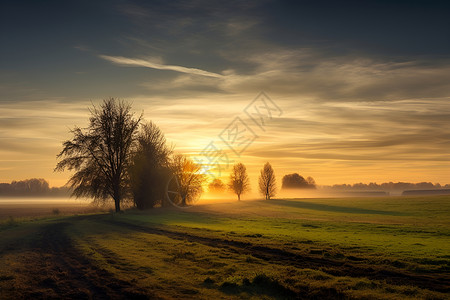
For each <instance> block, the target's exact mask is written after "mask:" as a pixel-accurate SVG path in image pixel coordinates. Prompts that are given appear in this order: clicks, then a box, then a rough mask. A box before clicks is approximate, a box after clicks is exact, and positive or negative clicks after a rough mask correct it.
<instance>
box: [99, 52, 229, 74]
mask: <svg viewBox="0 0 450 300" xmlns="http://www.w3.org/2000/svg"><path fill="white" fill-rule="evenodd" d="M99 57H100V58H102V59H104V60H107V61H110V62H113V63H115V64H118V65H125V66H135V67H144V68H151V69H156V70H170V71H175V72H180V73H187V74H193V75H200V76H207V77H216V78H220V77H223V75H221V74H217V73H213V72H208V71H205V70H201V69H196V68H187V67H182V66H174V65H164V64H161V63H156V62H152V61H150V60H144V59H136V58H127V57H123V56H108V55H100V56H99Z"/></svg>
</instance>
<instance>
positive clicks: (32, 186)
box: [0, 178, 70, 197]
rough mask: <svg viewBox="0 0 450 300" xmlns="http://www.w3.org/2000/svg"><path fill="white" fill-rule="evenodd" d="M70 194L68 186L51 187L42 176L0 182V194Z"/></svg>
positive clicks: (60, 195) (27, 195) (42, 195)
mask: <svg viewBox="0 0 450 300" xmlns="http://www.w3.org/2000/svg"><path fill="white" fill-rule="evenodd" d="M69 194H70V192H69V188H67V187H52V188H51V187H50V186H49V184H48V182H47V181H46V180H45V179H42V178H31V179H25V180H19V181H16V180H14V181H12V182H11V183H0V196H3V197H5V196H8V197H12V196H13V197H64V196H68V195H69Z"/></svg>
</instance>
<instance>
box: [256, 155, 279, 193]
mask: <svg viewBox="0 0 450 300" xmlns="http://www.w3.org/2000/svg"><path fill="white" fill-rule="evenodd" d="M259 191H260V192H261V194H263V195H264V197H265V199H266V200H270V198H271V197H273V196H275V194H276V191H277V187H276V180H275V173H274V171H273V168H272V166H271V165H270V163H268V162H267V163H266V164H265V165H264V167H263V168H262V170H261V175H260V176H259Z"/></svg>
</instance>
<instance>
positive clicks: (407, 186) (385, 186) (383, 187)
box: [323, 182, 450, 191]
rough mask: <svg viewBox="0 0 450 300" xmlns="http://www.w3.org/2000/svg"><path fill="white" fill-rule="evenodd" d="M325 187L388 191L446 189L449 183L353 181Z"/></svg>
mask: <svg viewBox="0 0 450 300" xmlns="http://www.w3.org/2000/svg"><path fill="white" fill-rule="evenodd" d="M323 188H325V189H333V190H342V191H351V190H354V191H389V190H433V189H448V188H450V184H446V185H441V184H439V183H435V184H433V183H431V182H419V183H410V182H385V183H381V184H378V183H374V182H371V183H367V184H366V183H355V184H335V185H332V186H324V187H323Z"/></svg>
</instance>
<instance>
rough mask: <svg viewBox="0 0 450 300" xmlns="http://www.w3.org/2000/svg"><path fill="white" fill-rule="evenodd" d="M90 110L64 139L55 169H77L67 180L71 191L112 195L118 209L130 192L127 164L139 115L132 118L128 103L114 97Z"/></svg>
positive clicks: (96, 196) (104, 196)
mask: <svg viewBox="0 0 450 300" xmlns="http://www.w3.org/2000/svg"><path fill="white" fill-rule="evenodd" d="M90 112H91V117H90V119H89V125H88V127H87V128H85V129H81V128H79V127H75V129H73V130H72V131H71V133H72V134H73V138H72V139H71V140H67V141H65V142H64V143H63V147H64V148H63V150H62V151H61V152H60V153H59V154H58V158H60V159H62V160H61V161H60V162H59V163H58V164H57V165H56V168H55V170H56V171H64V170H65V169H68V170H69V171H70V170H75V171H76V172H75V174H74V175H73V176H72V177H71V178H70V179H69V181H68V185H69V186H70V188H71V190H72V195H74V196H76V197H82V196H91V197H93V198H94V200H106V199H108V198H109V197H111V198H112V199H113V200H114V204H115V209H116V212H119V211H120V204H121V202H122V200H123V199H124V198H126V197H129V195H130V193H129V176H128V168H129V165H130V161H131V149H132V146H133V143H134V141H135V138H136V133H137V129H138V126H139V122H140V120H141V117H142V116H140V117H139V118H137V119H136V118H134V115H133V114H132V113H131V106H130V105H129V104H127V103H125V102H124V101H121V100H118V101H116V100H115V99H114V98H110V99H107V100H104V101H103V103H102V105H101V106H100V107H99V108H97V107H95V106H94V107H93V108H92V109H91V110H90Z"/></svg>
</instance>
